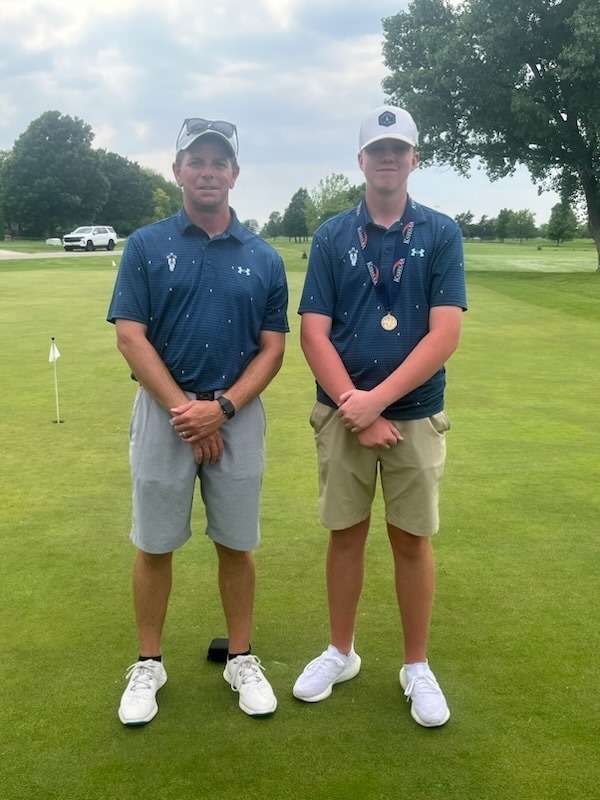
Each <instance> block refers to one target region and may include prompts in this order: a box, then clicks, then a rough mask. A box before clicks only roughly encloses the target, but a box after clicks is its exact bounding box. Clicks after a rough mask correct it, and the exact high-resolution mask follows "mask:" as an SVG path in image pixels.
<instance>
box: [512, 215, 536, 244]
mask: <svg viewBox="0 0 600 800" xmlns="http://www.w3.org/2000/svg"><path fill="white" fill-rule="evenodd" d="M513 214H514V216H513V236H515V237H516V238H517V239H518V240H519V241H520V242H522V241H523V239H533V237H534V236H536V235H537V228H536V227H535V217H534V215H533V212H532V211H529V209H527V208H523V209H522V210H521V211H515V212H513Z"/></svg>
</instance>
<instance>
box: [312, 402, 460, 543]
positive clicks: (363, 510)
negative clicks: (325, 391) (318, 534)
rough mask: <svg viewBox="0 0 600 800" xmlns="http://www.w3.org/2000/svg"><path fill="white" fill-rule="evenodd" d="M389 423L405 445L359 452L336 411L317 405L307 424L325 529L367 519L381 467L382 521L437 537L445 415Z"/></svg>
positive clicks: (418, 533)
mask: <svg viewBox="0 0 600 800" xmlns="http://www.w3.org/2000/svg"><path fill="white" fill-rule="evenodd" d="M392 422H393V424H394V426H395V427H396V428H397V429H398V430H399V431H400V433H401V434H402V436H403V437H404V439H403V441H401V442H398V444H397V445H396V446H395V447H392V448H390V449H389V450H386V449H385V448H383V447H377V448H368V447H362V446H361V445H360V444H359V442H358V437H357V436H356V434H354V433H350V431H348V430H346V428H345V427H344V424H343V423H342V420H341V419H340V417H339V416H338V414H337V410H336V409H335V408H330V407H329V406H327V405H324V404H323V403H318V402H317V403H316V404H315V406H314V408H313V411H312V414H311V416H310V424H311V426H312V428H313V430H314V432H315V441H316V444H317V456H318V459H319V511H320V517H321V522H322V523H323V525H324V526H325V527H326V528H329V529H330V530H334V531H335V530H343V529H345V528H350V527H351V526H352V525H356V524H357V523H359V522H362V520H364V519H366V518H367V517H368V516H369V514H370V513H371V504H372V502H373V497H374V495H375V486H376V482H377V469H378V468H379V473H380V475H381V486H382V489H383V498H384V501H385V511H386V520H387V521H388V522H389V523H390V524H392V525H394V526H395V527H396V528H400V529H401V530H404V531H407V532H408V533H412V534H414V535H416V536H431V535H433V534H434V533H437V530H438V526H439V514H438V497H439V487H440V481H441V478H442V474H443V472H444V461H445V459H446V431H447V430H449V428H450V423H449V421H448V417H447V415H446V412H445V411H440V412H439V413H438V414H434V415H433V416H432V417H425V418H424V419H414V420H392Z"/></svg>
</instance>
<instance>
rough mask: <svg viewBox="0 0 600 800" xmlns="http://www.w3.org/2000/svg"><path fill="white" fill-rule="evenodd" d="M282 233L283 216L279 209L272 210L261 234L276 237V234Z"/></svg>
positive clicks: (271, 237) (266, 236)
mask: <svg viewBox="0 0 600 800" xmlns="http://www.w3.org/2000/svg"><path fill="white" fill-rule="evenodd" d="M282 234H283V218H282V216H281V214H280V213H279V211H271V213H270V214H269V219H268V220H267V222H266V223H265V224H264V225H263V227H262V230H261V232H260V235H261V236H264V237H265V238H266V239H274V238H275V237H276V236H281V235H282Z"/></svg>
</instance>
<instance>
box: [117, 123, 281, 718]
mask: <svg viewBox="0 0 600 800" xmlns="http://www.w3.org/2000/svg"><path fill="white" fill-rule="evenodd" d="M237 154H238V138H237V130H236V127H235V125H233V124H232V123H229V122H225V121H209V120H205V119H186V120H185V122H184V123H183V126H182V128H181V131H180V133H179V135H178V137H177V145H176V158H175V163H174V164H173V172H174V175H175V179H176V180H177V183H178V184H179V186H180V187H181V189H182V191H183V209H182V210H181V211H179V213H177V214H176V215H175V216H173V217H170V218H168V219H165V220H162V221H160V222H157V223H154V224H153V225H149V226H147V227H145V228H141V229H140V230H138V231H136V232H135V233H134V234H133V235H132V236H130V237H129V240H128V243H127V248H126V250H125V253H124V255H123V259H122V261H121V265H120V268H119V275H118V278H117V281H116V285H115V289H114V294H113V298H112V302H111V306H110V309H109V313H108V320H109V321H110V322H114V323H116V329H117V343H118V348H119V350H120V351H121V353H122V354H123V356H124V357H125V359H126V360H127V362H128V364H129V366H130V367H131V369H132V372H133V374H134V375H135V377H136V379H137V380H138V381H139V383H140V388H139V390H138V393H137V396H136V400H135V404H134V410H133V417H132V422H131V444H130V459H131V470H132V478H133V527H132V531H131V539H132V541H133V543H134V544H135V545H136V547H137V548H138V550H137V553H136V558H135V564H134V573H133V586H134V605H135V613H136V622H137V631H138V639H139V647H140V650H139V653H140V655H139V658H138V660H137V662H136V663H135V664H133V665H132V666H131V667H130V669H129V672H128V677H129V683H128V685H127V688H126V690H125V692H124V693H123V696H122V699H121V704H120V707H119V718H120V720H121V722H123V723H124V724H125V725H143V724H145V723H147V722H149V721H150V720H151V719H152V718H153V717H154V716H155V715H156V713H157V711H158V707H157V704H156V693H157V691H158V690H159V689H160V687H161V686H162V685H163V684H164V683H165V681H166V679H167V676H166V672H165V669H164V666H163V664H162V655H161V633H162V627H163V622H164V619H165V615H166V610H167V603H168V598H169V592H170V588H171V561H172V553H173V551H174V550H175V549H176V548H178V547H180V546H181V545H182V544H183V543H184V542H185V541H186V540H187V539H188V537H189V536H190V534H191V531H190V513H191V506H192V496H193V492H194V486H195V479H196V473H198V476H199V478H200V484H201V490H202V498H203V501H204V504H205V508H206V517H207V531H206V533H207V535H208V536H209V537H210V538H211V539H212V540H213V542H214V544H215V547H216V550H217V554H218V561H219V588H220V592H221V600H222V604H223V610H224V612H225V617H226V621H227V627H228V632H229V651H230V652H229V657H228V661H227V665H226V667H225V671H224V673H223V677H224V678H225V680H226V681H227V682H228V683H229V684H230V685H231V687H232V689H233V690H234V691H236V692H239V705H240V708H242V710H243V711H245V712H246V713H247V714H250V715H253V716H260V715H265V714H270V713H272V712H274V711H275V708H276V706H277V701H276V699H275V695H274V694H273V691H272V689H271V686H270V685H269V683H268V681H267V680H266V678H265V676H264V674H263V672H262V669H261V664H260V661H259V660H258V659H257V658H256V656H254V655H252V654H251V652H250V633H251V625H252V609H253V601H254V564H253V560H252V555H251V551H252V549H253V548H255V547H256V546H257V544H258V537H259V528H258V508H259V492H260V483H261V477H262V469H263V437H264V412H263V409H262V405H261V402H260V399H259V394H260V392H261V391H262V390H263V389H264V388H265V387H266V386H267V385H268V383H269V382H270V381H271V379H272V378H273V377H274V375H275V374H276V373H277V371H278V370H279V368H280V366H281V363H282V359H283V351H284V337H285V332H286V331H287V330H288V327H287V319H286V308H287V287H286V281H285V273H284V269H283V263H282V261H281V258H280V257H279V256H278V255H277V253H276V252H275V251H274V250H273V249H272V248H271V247H269V245H267V244H266V243H265V242H263V241H262V240H261V239H259V238H258V237H257V236H255V235H254V234H253V233H251V232H250V231H248V230H247V229H246V228H244V227H243V226H242V225H241V224H240V223H239V222H238V220H237V217H236V215H235V212H234V211H233V209H231V208H230V207H229V191H230V190H231V189H233V187H234V185H235V182H236V179H237V177H238V174H239V167H238V163H237Z"/></svg>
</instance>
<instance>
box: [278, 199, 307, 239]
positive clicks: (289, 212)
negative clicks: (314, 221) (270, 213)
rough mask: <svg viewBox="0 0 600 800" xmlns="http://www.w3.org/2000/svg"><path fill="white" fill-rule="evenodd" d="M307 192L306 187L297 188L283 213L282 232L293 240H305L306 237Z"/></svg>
mask: <svg viewBox="0 0 600 800" xmlns="http://www.w3.org/2000/svg"><path fill="white" fill-rule="evenodd" d="M307 200H308V192H307V191H306V189H298V191H297V192H296V193H295V194H294V195H293V196H292V199H291V200H290V204H289V205H288V207H287V208H286V210H285V212H284V214H283V232H284V234H285V235H286V236H288V237H289V238H290V239H292V238H293V239H294V241H305V240H306V239H307V238H308V227H307V225H306V201H307Z"/></svg>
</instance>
